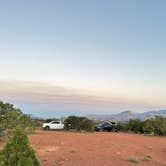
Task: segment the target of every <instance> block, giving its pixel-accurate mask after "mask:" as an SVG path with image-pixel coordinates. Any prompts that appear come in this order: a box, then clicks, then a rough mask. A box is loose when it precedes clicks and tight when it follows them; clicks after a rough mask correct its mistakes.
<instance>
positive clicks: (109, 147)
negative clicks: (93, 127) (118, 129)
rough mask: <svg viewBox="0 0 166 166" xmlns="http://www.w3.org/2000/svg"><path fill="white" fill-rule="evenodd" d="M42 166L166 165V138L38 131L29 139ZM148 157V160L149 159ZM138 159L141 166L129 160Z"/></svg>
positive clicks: (123, 134) (107, 133)
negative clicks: (131, 158) (130, 158)
mask: <svg viewBox="0 0 166 166" xmlns="http://www.w3.org/2000/svg"><path fill="white" fill-rule="evenodd" d="M29 140H30V143H31V145H32V147H33V148H34V149H35V151H36V155H37V157H38V158H39V160H40V162H41V166H56V165H63V166H128V165H129V166H130V165H141V166H144V165H149V166H164V164H166V138H164V137H152V136H143V135H136V134H126V133H109V132H99V133H74V132H63V131H37V133H36V134H33V135H30V136H29ZM146 156H147V157H146ZM129 157H134V158H138V160H139V162H138V163H135V164H134V163H132V162H131V161H128V158H129Z"/></svg>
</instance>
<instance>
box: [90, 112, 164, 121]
mask: <svg viewBox="0 0 166 166" xmlns="http://www.w3.org/2000/svg"><path fill="white" fill-rule="evenodd" d="M155 116H163V117H166V110H159V111H150V112H144V113H136V112H133V111H124V112H121V113H118V114H112V115H104V114H103V115H96V114H92V115H87V117H88V118H90V119H93V120H99V121H105V120H114V121H128V120H130V119H140V120H145V119H149V118H153V117H155Z"/></svg>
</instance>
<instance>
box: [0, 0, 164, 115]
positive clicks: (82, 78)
mask: <svg viewBox="0 0 166 166" xmlns="http://www.w3.org/2000/svg"><path fill="white" fill-rule="evenodd" d="M165 8H166V1H165V0H146V1H145V0H139V1H138V0H125V1H124V0H105V1H100V0H91V1H86V0H84V1H76V0H71V1H67V0H66V1H65V0H62V1H58V0H57V1H56V0H35V1H34V0H28V1H25V0H15V1H13V0H10V1H9V0H5V1H0V23H1V24H0V25H1V26H0V59H1V60H0V80H2V81H6V80H7V81H8V82H12V83H13V82H15V80H17V81H31V82H36V81H37V82H40V83H48V84H50V86H52V85H54V86H60V87H64V88H67V89H72V90H73V89H74V90H77V91H79V90H80V91H86V92H87V94H88V95H91V94H92V93H93V95H94V96H101V97H102V98H103V97H104V98H109V99H110V98H111V99H112V98H115V100H116V101H117V98H118V99H119V100H120V101H121V100H123V101H124V100H126V101H127V102H128V106H127V107H126V106H124V108H125V109H131V108H132V109H133V108H134V106H131V103H133V102H136V103H137V104H136V106H135V109H136V110H137V108H138V106H140V108H141V109H142V110H146V109H147V107H144V106H145V105H146V104H149V105H150V108H160V107H165V103H166V100H165V98H166V88H165V85H166V65H165V62H166V21H165V20H166V10H165ZM11 86H12V85H11ZM48 86H49V85H48ZM1 89H2V88H1ZM8 91H9V90H6V92H5V93H6V94H8ZM15 91H17V89H15ZM22 93H23V92H22ZM6 94H5V95H6ZM72 94H73V92H72ZM22 95H23V94H22ZM25 95H26V94H25ZM1 98H2V99H6V98H5V97H3V96H2V97H1ZM8 98H10V99H11V100H14V98H17V96H10V95H8ZM27 100H28V98H26V101H27ZM34 100H36V99H34ZM28 102H29V101H28ZM34 102H35V101H34ZM36 102H37V101H36ZM45 102H47V100H46V101H45ZM55 102H57V101H55ZM138 103H140V104H138ZM16 104H18V105H20V104H21V106H23V108H26V109H27V110H29V109H30V110H34V109H33V108H32V107H31V106H30V104H25V103H24V102H23V101H20V102H18V101H17V102H16ZM75 104H76V105H77V110H78V112H79V111H80V112H81V111H84V109H83V108H82V107H80V108H81V109H80V110H79V106H78V105H79V104H78V103H77V101H76V102H75ZM48 105H49V104H48ZM120 105H122V104H120ZM151 105H153V106H151ZM116 107H117V108H116V110H117V111H121V109H122V108H121V107H122V106H120V107H118V106H116ZM95 108H96V112H102V111H103V110H102V107H101V109H99V110H98V109H97V107H95V106H94V107H93V111H95ZM35 109H37V108H36V107H35ZM71 109H73V107H72V108H69V109H67V108H65V109H64V110H63V109H62V110H63V111H64V112H66V111H68V110H70V111H71ZM43 110H44V109H43ZM89 110H91V107H89V108H86V110H85V112H87V111H89ZM109 110H110V112H113V111H114V110H115V108H114V107H112V108H111V106H110V107H109ZM57 111H58V110H56V108H55V112H57ZM70 111H69V112H70ZM122 111H123V110H122ZM103 112H104V111H103ZM57 114H58V112H57Z"/></svg>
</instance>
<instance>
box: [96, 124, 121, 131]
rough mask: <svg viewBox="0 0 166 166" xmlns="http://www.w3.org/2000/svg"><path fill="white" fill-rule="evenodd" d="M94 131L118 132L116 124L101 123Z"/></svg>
mask: <svg viewBox="0 0 166 166" xmlns="http://www.w3.org/2000/svg"><path fill="white" fill-rule="evenodd" d="M95 131H109V132H110V131H112V132H118V129H117V124H116V123H115V122H102V123H99V124H97V125H96V126H95Z"/></svg>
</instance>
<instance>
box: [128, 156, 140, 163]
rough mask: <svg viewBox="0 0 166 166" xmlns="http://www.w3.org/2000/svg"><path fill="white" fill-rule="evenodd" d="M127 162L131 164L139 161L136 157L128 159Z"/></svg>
mask: <svg viewBox="0 0 166 166" xmlns="http://www.w3.org/2000/svg"><path fill="white" fill-rule="evenodd" d="M128 161H129V162H131V163H139V159H138V158H137V157H134V156H131V157H129V158H128Z"/></svg>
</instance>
